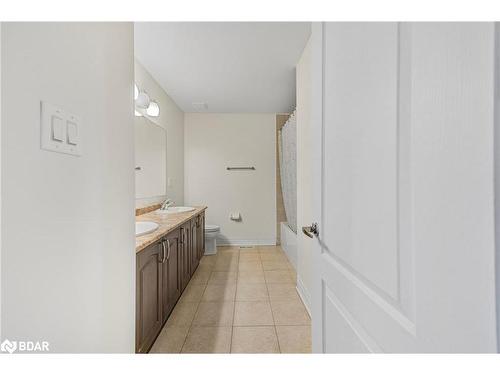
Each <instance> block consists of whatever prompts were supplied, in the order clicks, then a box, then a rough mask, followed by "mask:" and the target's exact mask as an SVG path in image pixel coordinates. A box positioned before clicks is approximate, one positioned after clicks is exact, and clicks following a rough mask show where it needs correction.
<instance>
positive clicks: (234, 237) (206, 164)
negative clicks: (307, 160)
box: [184, 113, 276, 245]
mask: <svg viewBox="0 0 500 375" xmlns="http://www.w3.org/2000/svg"><path fill="white" fill-rule="evenodd" d="M275 122H276V116H275V114H227V113H226V114H217V113H210V114H209V113H186V115H185V118H184V123H185V133H184V142H185V145H184V149H185V154H184V155H185V156H184V157H185V159H184V165H185V190H184V191H185V201H186V204H188V205H203V204H205V205H207V206H208V210H207V218H206V223H207V224H216V225H219V226H220V227H221V238H220V240H219V243H229V244H235V245H238V244H253V245H258V244H274V243H275V242H276V145H275V144H276V124H275ZM235 166H255V168H256V170H255V171H227V170H226V167H235ZM232 212H240V213H241V215H242V219H243V220H242V221H241V222H234V221H231V220H230V219H229V215H230V213H232Z"/></svg>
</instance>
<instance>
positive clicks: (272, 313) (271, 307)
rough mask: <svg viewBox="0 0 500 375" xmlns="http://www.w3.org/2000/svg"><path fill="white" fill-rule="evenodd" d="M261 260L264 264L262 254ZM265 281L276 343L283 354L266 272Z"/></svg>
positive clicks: (279, 351)
mask: <svg viewBox="0 0 500 375" xmlns="http://www.w3.org/2000/svg"><path fill="white" fill-rule="evenodd" d="M259 258H260V262H261V263H262V257H261V256H260V253H259ZM262 269H264V265H262ZM264 281H265V282H266V283H265V285H266V290H267V297H268V298H269V308H270V309H271V316H272V318H273V323H274V325H273V327H274V334H275V336H276V343H277V344H278V353H280V354H283V353H282V351H281V346H280V339H279V337H278V330H277V329H276V320H275V319H274V312H273V306H272V305H271V295H270V294H269V287H268V285H267V280H266V274H265V272H264Z"/></svg>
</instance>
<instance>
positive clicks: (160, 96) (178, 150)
mask: <svg viewBox="0 0 500 375" xmlns="http://www.w3.org/2000/svg"><path fill="white" fill-rule="evenodd" d="M135 82H136V83H137V86H138V87H139V88H140V89H141V90H145V91H146V92H147V93H148V95H149V96H150V97H151V99H153V100H156V101H157V102H158V105H159V106H160V116H158V118H157V119H155V122H156V123H157V124H158V125H159V126H161V127H163V128H164V129H166V131H167V195H166V196H167V197H168V198H170V199H173V200H174V202H175V203H176V205H179V206H180V205H183V204H184V112H182V111H181V109H180V108H179V107H178V106H177V104H175V102H174V101H173V100H172V99H171V98H170V96H168V94H167V93H166V92H165V90H163V88H161V86H160V85H159V84H158V83H157V82H156V80H155V79H154V77H153V76H152V75H151V74H150V73H149V72H148V71H147V70H146V69H145V68H144V67H143V66H142V65H141V63H140V62H139V61H138V60H137V59H136V60H135ZM138 121H141V120H140V119H138ZM166 196H165V195H162V196H158V197H151V198H148V199H137V200H136V208H141V207H144V206H147V205H150V204H153V203H158V202H160V201H163V200H165V197H166Z"/></svg>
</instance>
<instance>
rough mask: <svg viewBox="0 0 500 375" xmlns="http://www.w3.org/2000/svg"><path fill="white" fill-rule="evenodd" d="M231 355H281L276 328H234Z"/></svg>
mask: <svg viewBox="0 0 500 375" xmlns="http://www.w3.org/2000/svg"><path fill="white" fill-rule="evenodd" d="M231 353H279V348H278V339H277V337H276V332H275V329H274V327H273V326H264V327H233V339H232V343H231Z"/></svg>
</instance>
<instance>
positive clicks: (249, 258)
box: [240, 253, 260, 263]
mask: <svg viewBox="0 0 500 375" xmlns="http://www.w3.org/2000/svg"><path fill="white" fill-rule="evenodd" d="M243 262H260V255H259V254H258V253H240V263H243Z"/></svg>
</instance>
